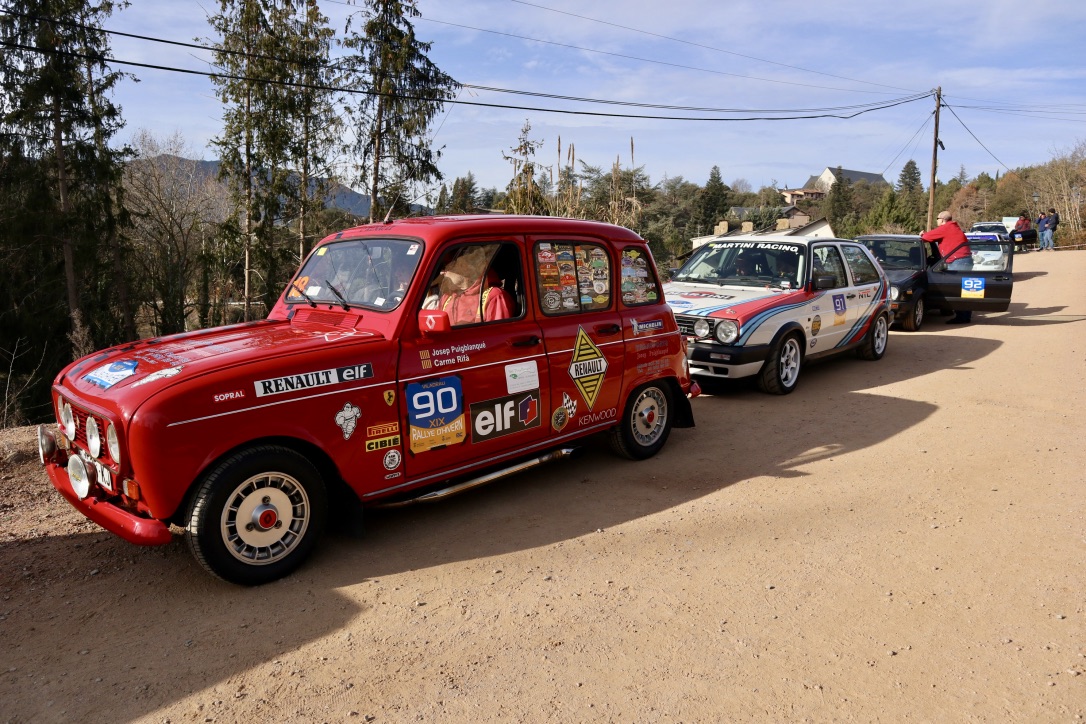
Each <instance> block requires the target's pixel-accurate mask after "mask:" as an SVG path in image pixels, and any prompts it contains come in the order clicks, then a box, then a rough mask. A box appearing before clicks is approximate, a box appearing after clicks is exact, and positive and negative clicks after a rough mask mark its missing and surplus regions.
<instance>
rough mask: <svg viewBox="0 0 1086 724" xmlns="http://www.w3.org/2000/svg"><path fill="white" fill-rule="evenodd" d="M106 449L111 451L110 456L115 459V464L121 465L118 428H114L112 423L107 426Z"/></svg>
mask: <svg viewBox="0 0 1086 724" xmlns="http://www.w3.org/2000/svg"><path fill="white" fill-rule="evenodd" d="M106 448H107V449H108V450H109V456H110V457H111V458H113V462H115V463H117V464H118V465H120V464H121V443H119V442H118V441H117V428H115V427H113V423H112V422H111V423H109V424H108V425H106Z"/></svg>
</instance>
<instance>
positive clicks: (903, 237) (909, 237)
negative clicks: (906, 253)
mask: <svg viewBox="0 0 1086 724" xmlns="http://www.w3.org/2000/svg"><path fill="white" fill-rule="evenodd" d="M867 239H892V240H895V241H917V240H918V239H920V234H864V235H863V236H857V237H856V241H865V240H867Z"/></svg>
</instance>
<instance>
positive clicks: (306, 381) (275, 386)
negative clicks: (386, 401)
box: [253, 362, 373, 397]
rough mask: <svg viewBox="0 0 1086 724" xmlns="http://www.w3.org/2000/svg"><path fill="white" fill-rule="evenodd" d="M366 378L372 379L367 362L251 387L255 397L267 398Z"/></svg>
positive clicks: (288, 377) (284, 378) (267, 381)
mask: <svg viewBox="0 0 1086 724" xmlns="http://www.w3.org/2000/svg"><path fill="white" fill-rule="evenodd" d="M367 377H373V368H372V367H371V366H370V364H369V363H368V362H366V363H363V364H360V365H352V366H350V367H337V368H335V369H330V370H320V371H317V372H304V373H302V374H298V375H287V376H285V377H273V378H272V379H269V380H257V381H256V382H254V383H253V386H254V387H255V388H256V396H257V397H269V396H271V395H281V394H284V393H286V392H297V391H299V390H309V389H313V388H315V387H326V386H328V385H338V384H340V383H343V382H355V381H357V380H362V379H365V378H367Z"/></svg>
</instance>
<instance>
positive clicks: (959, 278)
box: [927, 234, 1014, 312]
mask: <svg viewBox="0 0 1086 724" xmlns="http://www.w3.org/2000/svg"><path fill="white" fill-rule="evenodd" d="M965 243H966V244H967V245H968V246H969V251H970V257H971V261H972V264H971V265H970V263H969V261H965V260H964V259H962V260H957V261H954V262H951V263H950V264H948V263H947V262H946V260H945V259H943V260H941V261H938V262H936V263H935V264H933V265H932V266H931V267H929V268H928V291H927V295H928V303H929V306H932V307H941V308H944V309H952V310H954V311H956V312H957V311H962V312H964V311H972V312H1005V311H1007V308H1008V307H1009V306H1010V304H1011V290H1012V288H1013V285H1014V279H1013V275H1012V273H1011V272H1012V270H1013V266H1014V247H1013V244H1011V242H1009V241H1001V240H1000V239H999V238H998V237H996V236H995V235H994V234H992V235H987V234H984V235H981V234H977V235H970V236H967V238H966V242H965ZM958 248H959V249H960V248H961V247H958ZM954 256H955V253H954V252H953V251H952V252H950V254H948V255H947V257H946V258H953V257H954ZM970 266H971V268H970Z"/></svg>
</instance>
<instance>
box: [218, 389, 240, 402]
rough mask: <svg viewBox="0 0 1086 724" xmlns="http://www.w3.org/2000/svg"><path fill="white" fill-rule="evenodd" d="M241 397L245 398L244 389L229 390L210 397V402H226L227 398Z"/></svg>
mask: <svg viewBox="0 0 1086 724" xmlns="http://www.w3.org/2000/svg"><path fill="white" fill-rule="evenodd" d="M243 399H245V390H231V391H230V392H220V393H218V394H216V395H213V396H212V397H211V401H212V402H228V401H229V400H243Z"/></svg>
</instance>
